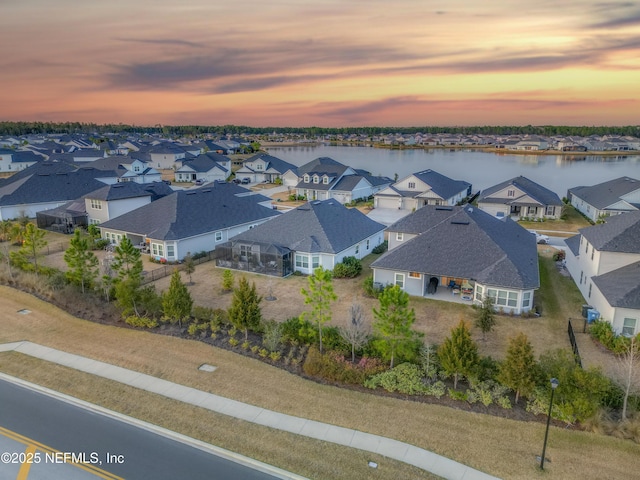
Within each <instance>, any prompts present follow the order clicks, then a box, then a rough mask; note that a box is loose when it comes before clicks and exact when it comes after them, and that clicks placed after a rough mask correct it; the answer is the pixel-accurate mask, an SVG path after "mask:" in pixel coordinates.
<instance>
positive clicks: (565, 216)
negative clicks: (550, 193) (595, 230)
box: [518, 205, 591, 236]
mask: <svg viewBox="0 0 640 480" xmlns="http://www.w3.org/2000/svg"><path fill="white" fill-rule="evenodd" d="M518 223H519V224H520V225H522V226H523V227H524V228H526V229H528V230H538V231H540V232H554V231H555V232H574V233H578V230H579V229H581V228H584V227H588V226H590V225H591V224H590V223H589V221H588V220H587V219H586V218H585V217H583V216H582V215H581V214H580V213H579V212H578V211H577V210H576V209H575V208H574V207H572V206H571V205H565V206H564V207H563V213H562V220H545V221H544V222H523V221H520V222H518ZM557 235H558V236H565V235H566V234H565V235H562V234H560V233H558V234H557Z"/></svg>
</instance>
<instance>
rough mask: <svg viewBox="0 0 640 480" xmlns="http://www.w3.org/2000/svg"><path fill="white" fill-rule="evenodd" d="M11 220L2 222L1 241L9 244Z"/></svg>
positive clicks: (0, 228) (0, 226)
mask: <svg viewBox="0 0 640 480" xmlns="http://www.w3.org/2000/svg"><path fill="white" fill-rule="evenodd" d="M11 227H12V225H11V220H2V221H1V222H0V241H2V242H7V241H9V240H10V239H11Z"/></svg>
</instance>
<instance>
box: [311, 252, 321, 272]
mask: <svg viewBox="0 0 640 480" xmlns="http://www.w3.org/2000/svg"><path fill="white" fill-rule="evenodd" d="M319 266H320V255H312V256H311V268H313V269H316V268H318V267H319Z"/></svg>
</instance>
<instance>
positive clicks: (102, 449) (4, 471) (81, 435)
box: [0, 380, 277, 480]
mask: <svg viewBox="0 0 640 480" xmlns="http://www.w3.org/2000/svg"><path fill="white" fill-rule="evenodd" d="M230 434H231V433H230ZM56 451H57V453H56ZM37 453H39V455H37V456H36V454H37ZM7 454H9V455H7ZM65 454H66V455H67V456H69V455H71V454H73V455H76V456H77V457H80V456H82V455H83V454H84V460H86V461H87V465H85V467H78V466H74V465H71V464H70V463H65V462H64V459H65V458H64V455H65ZM0 455H2V462H0V479H5V478H7V479H12V480H13V479H16V478H21V477H19V474H21V473H25V472H24V470H25V466H23V465H21V460H24V459H25V455H26V456H28V457H30V459H31V460H32V461H33V463H32V464H30V465H29V468H28V469H27V470H28V471H27V472H26V473H27V476H25V477H24V478H28V479H29V480H36V479H41V478H42V479H44V478H46V479H55V478H59V479H65V480H75V479H85V478H96V476H97V477H102V478H117V477H122V478H127V479H154V480H163V479H166V480H175V479H181V478H185V479H187V478H188V479H194V480H195V479H207V480H215V479H225V480H226V479H247V480H264V479H273V478H277V477H273V476H271V475H268V474H265V473H263V472H259V471H257V470H253V469H251V468H250V467H248V466H246V465H242V464H239V463H236V462H233V461H231V460H228V459H226V458H222V457H219V456H216V455H213V454H211V453H210V452H206V451H203V450H200V449H198V448H195V447H192V446H190V445H186V444H184V443H181V442H178V441H175V440H173V439H170V438H167V437H164V436H162V435H158V434H156V433H153V432H149V431H147V430H144V429H142V428H139V427H136V426H134V425H130V424H128V423H125V422H123V421H120V420H118V419H115V418H111V417H109V416H106V415H102V414H100V413H96V412H93V411H90V410H87V409H84V408H82V407H80V406H76V405H72V404H70V403H67V402H64V401H62V400H59V399H57V398H53V397H50V396H48V395H45V394H42V393H39V392H35V391H32V390H30V389H28V388H24V387H22V386H18V385H15V384H12V383H10V382H6V381H4V380H0ZM67 458H68V457H67ZM36 460H38V462H37V463H36ZM21 468H22V471H21V470H20V469H21Z"/></svg>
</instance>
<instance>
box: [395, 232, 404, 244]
mask: <svg viewBox="0 0 640 480" xmlns="http://www.w3.org/2000/svg"><path fill="white" fill-rule="evenodd" d="M403 239H404V234H403V233H402V232H397V233H396V240H397V241H399V242H401V241H402V240H403Z"/></svg>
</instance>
